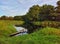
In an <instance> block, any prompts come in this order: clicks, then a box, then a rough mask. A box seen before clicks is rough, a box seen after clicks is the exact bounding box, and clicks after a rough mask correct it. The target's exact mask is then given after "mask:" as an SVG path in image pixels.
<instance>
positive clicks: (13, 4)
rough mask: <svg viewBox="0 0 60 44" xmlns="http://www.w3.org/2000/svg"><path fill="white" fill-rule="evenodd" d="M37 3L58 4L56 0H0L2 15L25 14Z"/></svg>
mask: <svg viewBox="0 0 60 44" xmlns="http://www.w3.org/2000/svg"><path fill="white" fill-rule="evenodd" d="M35 4H39V5H43V4H51V5H56V0H0V15H8V16H14V15H23V14H25V13H26V12H27V11H28V9H29V8H30V7H31V6H33V5H35Z"/></svg>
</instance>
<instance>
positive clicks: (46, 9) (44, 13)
mask: <svg viewBox="0 0 60 44" xmlns="http://www.w3.org/2000/svg"><path fill="white" fill-rule="evenodd" d="M53 12H54V6H52V5H43V6H42V7H41V9H40V15H39V16H40V20H49V19H48V17H50V15H51V13H53Z"/></svg>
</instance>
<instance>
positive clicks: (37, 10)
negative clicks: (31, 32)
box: [0, 4, 60, 21]
mask: <svg viewBox="0 0 60 44" xmlns="http://www.w3.org/2000/svg"><path fill="white" fill-rule="evenodd" d="M0 20H30V21H44V20H51V21H56V20H57V21H59V20H60V16H58V13H57V11H56V9H55V7H54V6H52V5H47V4H45V5H43V6H39V5H33V6H32V7H30V9H29V11H28V12H27V13H26V14H25V15H24V16H14V17H12V16H10V17H7V16H1V17H0Z"/></svg>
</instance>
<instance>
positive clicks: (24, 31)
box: [14, 26, 28, 36]
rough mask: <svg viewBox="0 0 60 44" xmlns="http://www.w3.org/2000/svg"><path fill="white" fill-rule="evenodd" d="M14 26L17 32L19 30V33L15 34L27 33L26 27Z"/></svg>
mask: <svg viewBox="0 0 60 44" xmlns="http://www.w3.org/2000/svg"><path fill="white" fill-rule="evenodd" d="M14 27H15V28H16V30H17V32H21V33H19V34H17V35H16V36H18V35H24V34H28V33H27V32H28V30H27V29H26V28H24V27H17V26H14Z"/></svg>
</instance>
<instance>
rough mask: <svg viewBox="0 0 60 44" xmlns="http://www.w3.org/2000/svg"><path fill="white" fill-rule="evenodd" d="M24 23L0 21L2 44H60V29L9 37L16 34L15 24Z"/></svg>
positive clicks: (47, 29) (0, 41) (46, 29)
mask: <svg viewBox="0 0 60 44" xmlns="http://www.w3.org/2000/svg"><path fill="white" fill-rule="evenodd" d="M23 23H24V22H23V21H9V20H8V21H7V20H5V21H4V20H0V44H60V29H57V28H51V27H46V28H42V29H39V31H38V30H37V31H36V32H34V33H32V34H27V35H22V36H14V37H9V34H11V33H14V32H16V29H15V28H14V27H13V25H15V24H23Z"/></svg>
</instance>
